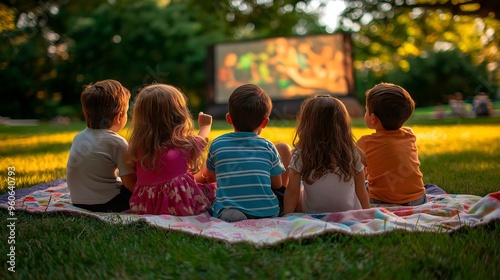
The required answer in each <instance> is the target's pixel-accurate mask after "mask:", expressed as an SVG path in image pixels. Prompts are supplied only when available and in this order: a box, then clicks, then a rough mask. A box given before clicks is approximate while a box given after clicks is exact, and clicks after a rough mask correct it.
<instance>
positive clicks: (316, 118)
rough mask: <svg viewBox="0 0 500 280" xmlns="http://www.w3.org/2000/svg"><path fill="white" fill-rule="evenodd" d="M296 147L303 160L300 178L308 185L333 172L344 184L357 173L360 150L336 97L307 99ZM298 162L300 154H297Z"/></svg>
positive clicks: (294, 140) (296, 137) (299, 122)
mask: <svg viewBox="0 0 500 280" xmlns="http://www.w3.org/2000/svg"><path fill="white" fill-rule="evenodd" d="M297 120H298V125H297V131H296V132H295V136H294V138H293V146H294V148H295V149H296V150H297V151H298V152H299V153H300V158H301V160H302V171H301V174H300V175H301V177H302V180H304V181H305V182H306V183H308V184H312V183H313V182H314V181H316V180H318V179H320V178H321V177H323V176H324V175H325V174H327V173H329V172H333V173H335V174H337V175H339V176H340V177H341V178H343V179H344V181H346V182H347V181H349V180H351V178H353V177H354V176H355V175H356V173H357V171H356V161H357V155H356V152H357V153H358V154H359V155H360V156H361V155H362V153H363V152H362V151H361V150H360V149H359V148H358V147H357V145H356V142H355V138H354V136H353V134H352V131H351V118H350V116H349V113H348V112H347V109H346V108H345V106H344V104H343V103H342V102H341V101H340V100H338V99H337V98H335V97H332V96H328V95H321V96H316V97H311V98H308V99H306V100H305V101H304V102H303V103H302V105H301V108H300V112H299V116H298V119H297ZM294 157H295V160H297V157H298V154H294Z"/></svg>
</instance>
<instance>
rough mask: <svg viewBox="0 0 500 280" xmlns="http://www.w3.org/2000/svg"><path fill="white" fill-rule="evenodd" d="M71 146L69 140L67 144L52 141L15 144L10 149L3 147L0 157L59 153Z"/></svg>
mask: <svg viewBox="0 0 500 280" xmlns="http://www.w3.org/2000/svg"><path fill="white" fill-rule="evenodd" d="M70 148H71V142H70V143H67V144H61V143H53V144H41V145H29V146H17V147H13V148H11V149H8V150H7V149H5V150H3V151H0V157H9V156H25V155H29V156H38V155H41V154H47V153H60V152H66V151H69V149H70Z"/></svg>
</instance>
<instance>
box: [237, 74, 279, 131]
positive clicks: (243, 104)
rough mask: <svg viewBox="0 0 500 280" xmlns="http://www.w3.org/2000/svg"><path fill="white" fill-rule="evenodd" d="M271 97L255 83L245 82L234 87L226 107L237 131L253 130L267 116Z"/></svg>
mask: <svg viewBox="0 0 500 280" xmlns="http://www.w3.org/2000/svg"><path fill="white" fill-rule="evenodd" d="M272 106H273V104H272V102H271V98H270V97H269V95H267V93H266V92H265V91H264V90H263V89H262V88H260V87H259V86H257V85H254V84H246V85H242V86H239V87H238V88H236V89H235V90H234V91H233V93H232V94H231V96H230V97H229V102H228V109H229V115H230V116H231V120H232V121H233V126H234V128H235V129H236V130H237V131H245V132H253V131H255V130H256V129H257V128H258V127H259V126H260V125H261V124H262V122H263V121H264V120H265V119H266V118H268V117H269V115H270V114H271V110H272Z"/></svg>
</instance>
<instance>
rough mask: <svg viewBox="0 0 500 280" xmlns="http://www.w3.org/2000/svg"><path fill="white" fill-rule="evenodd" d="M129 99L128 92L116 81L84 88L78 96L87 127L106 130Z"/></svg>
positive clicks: (107, 81) (98, 83) (103, 82)
mask: <svg viewBox="0 0 500 280" xmlns="http://www.w3.org/2000/svg"><path fill="white" fill-rule="evenodd" d="M129 99H130V91H129V90H128V89H126V88H124V87H123V86H122V85H121V84H120V83H119V82H118V81H115V80H103V81H99V82H97V83H95V84H91V85H88V86H86V87H85V89H84V90H83V92H82V95H81V96H80V101H81V102H82V109H83V115H84V116H85V121H86V122H87V126H88V127H89V128H93V129H107V128H110V127H111V125H112V124H113V120H114V118H115V116H116V115H118V114H119V113H120V112H123V111H124V110H125V108H126V106H127V104H128V101H129Z"/></svg>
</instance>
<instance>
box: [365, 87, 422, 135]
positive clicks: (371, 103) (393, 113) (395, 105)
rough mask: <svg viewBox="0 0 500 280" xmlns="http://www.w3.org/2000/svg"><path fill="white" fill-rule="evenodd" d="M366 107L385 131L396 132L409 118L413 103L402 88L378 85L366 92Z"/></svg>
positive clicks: (413, 106) (413, 108) (413, 107)
mask: <svg viewBox="0 0 500 280" xmlns="http://www.w3.org/2000/svg"><path fill="white" fill-rule="evenodd" d="M366 106H367V108H368V111H369V113H370V114H372V113H373V114H375V116H377V118H378V119H379V120H380V122H381V123H382V126H383V127H384V129H386V130H396V129H399V128H401V127H402V126H403V124H404V123H405V122H406V121H407V120H408V119H409V118H410V117H411V115H412V114H413V111H414V110H415V101H413V99H412V98H411V96H410V94H409V93H408V92H407V91H406V90H405V89H404V88H402V87H400V86H398V85H395V84H391V83H380V84H378V85H376V86H374V87H373V88H371V89H369V90H368V91H367V92H366Z"/></svg>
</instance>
